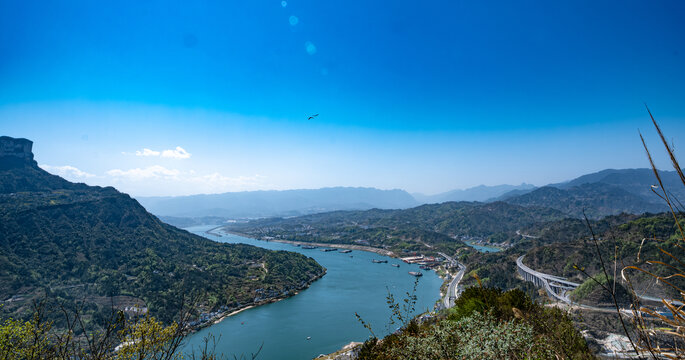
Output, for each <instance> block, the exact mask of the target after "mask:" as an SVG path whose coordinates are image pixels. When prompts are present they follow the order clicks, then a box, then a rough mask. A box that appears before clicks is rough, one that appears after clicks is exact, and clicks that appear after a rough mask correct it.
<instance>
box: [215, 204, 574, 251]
mask: <svg viewBox="0 0 685 360" xmlns="http://www.w3.org/2000/svg"><path fill="white" fill-rule="evenodd" d="M561 218H563V214H562V213H560V212H558V211H556V210H552V209H545V208H537V207H523V206H518V205H512V204H507V203H504V202H496V203H487V204H484V203H478V202H447V203H442V204H430V205H422V206H418V207H415V208H411V209H406V210H379V209H372V210H367V211H336V212H330V213H322V214H314V215H307V216H300V217H295V218H287V219H283V218H273V219H261V220H253V221H249V222H246V223H235V224H230V225H227V226H226V227H225V228H226V229H227V230H229V231H235V232H239V233H242V234H246V235H248V236H252V237H258V238H264V237H273V238H280V239H284V240H297V241H306V242H322V243H342V244H363V245H370V246H375V247H383V248H388V249H391V250H393V251H396V252H399V251H403V250H408V251H424V252H430V251H438V250H440V251H447V252H452V253H454V251H456V250H457V249H459V248H462V247H464V244H463V243H462V241H461V240H462V239H470V238H478V239H485V240H487V239H502V238H505V239H509V238H511V237H515V232H516V230H518V229H521V228H524V227H529V226H531V225H533V224H536V223H538V222H544V221H551V220H556V219H561Z"/></svg>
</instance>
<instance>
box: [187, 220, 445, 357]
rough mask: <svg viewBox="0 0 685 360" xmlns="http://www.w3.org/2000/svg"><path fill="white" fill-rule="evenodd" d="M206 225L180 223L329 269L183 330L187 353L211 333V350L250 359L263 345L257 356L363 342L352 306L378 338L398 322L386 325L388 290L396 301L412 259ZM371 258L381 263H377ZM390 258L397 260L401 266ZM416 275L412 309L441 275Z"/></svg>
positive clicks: (432, 291) (427, 301) (430, 301)
mask: <svg viewBox="0 0 685 360" xmlns="http://www.w3.org/2000/svg"><path fill="white" fill-rule="evenodd" d="M211 228H213V226H197V227H191V228H187V229H186V230H188V231H191V232H193V233H195V234H198V235H201V236H204V237H207V238H209V239H211V240H215V241H219V242H227V243H244V244H250V245H255V246H259V247H262V248H266V249H271V250H287V251H295V252H299V253H302V254H305V255H307V256H310V257H312V258H314V259H315V260H316V261H317V262H319V264H321V265H322V266H324V267H326V269H328V272H327V274H326V275H325V276H324V277H323V278H321V279H319V280H317V281H315V282H314V283H313V284H312V285H311V286H310V287H309V288H308V289H306V290H304V291H302V292H300V293H299V294H298V295H295V296H293V297H290V298H287V299H284V300H281V301H278V302H275V303H271V304H267V305H262V306H258V307H255V308H251V309H248V310H245V311H243V312H240V313H238V314H236V315H233V316H231V317H228V318H226V319H224V320H223V321H221V322H219V323H218V324H215V325H212V326H210V327H207V328H205V329H202V330H200V331H198V332H197V333H195V334H193V335H191V336H190V337H189V339H188V342H187V344H186V345H185V348H184V351H186V352H188V351H189V350H190V349H191V348H197V347H198V346H199V345H200V344H201V343H202V339H203V338H204V337H206V336H207V334H209V333H211V334H212V335H213V336H214V337H217V338H219V339H218V341H216V351H217V352H218V353H223V354H224V355H226V356H227V357H229V358H233V355H235V356H237V357H238V358H240V356H241V355H246V356H247V359H249V358H250V357H249V355H250V354H251V353H254V352H256V351H257V350H258V349H259V348H260V346H262V349H261V352H260V353H259V357H258V359H262V360H271V359H282V360H288V359H292V360H302V359H312V358H315V357H316V356H318V355H319V354H328V353H331V352H334V351H337V350H339V349H340V348H342V347H343V346H344V345H346V344H348V343H350V342H351V341H364V340H366V339H367V338H368V337H369V331H368V330H367V329H365V328H364V327H363V326H362V324H361V323H360V322H359V321H358V320H357V318H356V317H355V312H356V313H358V314H359V315H360V316H361V317H362V318H363V319H364V321H366V322H368V323H370V324H371V326H372V329H373V331H374V333H375V334H376V336H378V337H382V336H384V335H387V334H388V333H390V332H392V331H394V330H395V329H396V328H397V327H398V325H388V324H389V320H388V319H389V317H390V310H389V308H388V305H387V304H386V296H387V295H388V291H390V292H391V293H393V294H394V295H395V298H396V299H397V300H398V301H401V300H402V299H403V298H405V297H406V293H407V292H411V290H412V288H413V286H414V280H415V278H414V277H413V276H411V275H409V274H408V272H409V271H422V270H420V269H419V267H418V266H417V265H409V264H405V263H403V262H402V261H400V260H399V259H394V258H390V257H385V256H381V255H378V254H375V253H370V252H365V251H357V250H355V251H352V252H351V253H349V254H345V253H341V252H339V251H331V252H323V251H321V250H320V249H302V248H300V247H297V246H295V245H290V244H283V243H277V242H265V241H259V240H254V239H249V238H245V237H241V236H236V235H230V234H227V235H224V236H216V235H212V234H207V233H206V231H207V230H209V229H211ZM373 259H379V260H380V259H382V260H387V261H388V263H381V264H376V263H373V262H372V260H373ZM391 264H400V267H399V268H397V267H394V266H391ZM423 274H424V276H422V277H421V278H420V280H419V283H418V287H417V291H416V295H417V297H418V301H417V303H416V312H417V313H420V312H423V311H426V310H427V309H429V310H432V309H433V305H434V304H435V302H436V301H437V300H439V299H440V285H441V284H442V279H440V277H438V276H437V275H436V274H435V273H434V272H433V271H423ZM308 338H309V339H308Z"/></svg>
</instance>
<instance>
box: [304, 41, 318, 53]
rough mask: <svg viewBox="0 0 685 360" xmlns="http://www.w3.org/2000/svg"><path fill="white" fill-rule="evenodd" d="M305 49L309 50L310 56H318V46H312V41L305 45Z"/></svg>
mask: <svg viewBox="0 0 685 360" xmlns="http://www.w3.org/2000/svg"><path fill="white" fill-rule="evenodd" d="M304 48H305V50H307V54H309V55H314V54H316V46H315V45H314V44H312V42H311V41H307V42H306V43H304Z"/></svg>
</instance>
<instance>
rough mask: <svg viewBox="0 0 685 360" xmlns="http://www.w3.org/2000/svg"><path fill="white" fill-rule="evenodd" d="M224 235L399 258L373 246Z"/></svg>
mask: <svg viewBox="0 0 685 360" xmlns="http://www.w3.org/2000/svg"><path fill="white" fill-rule="evenodd" d="M221 228H222V227H221V226H220V227H216V228H214V229H210V230H207V233H208V234H212V235H215V236H221V235H222V234H221V233H218V232H215V230H217V229H221ZM222 232H223V233H226V234H233V235H238V236H242V237H246V238H250V239H255V240H259V241H264V242H278V243H283V244H291V245H300V246H302V245H309V246H318V247H324V248H335V249H349V250H358V251H368V252H372V253H376V254H379V255H383V256H388V257H393V258H399V256H397V255H396V254H395V253H394V252H392V251H390V250H385V249H381V248H376V247H372V246H363V245H352V244H330V243H315V242H306V241H292V240H281V239H273V240H262V239H260V238H258V237H255V236H251V235H249V234H243V233H240V232H237V231H225V230H222Z"/></svg>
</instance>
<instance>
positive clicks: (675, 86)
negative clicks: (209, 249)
mask: <svg viewBox="0 0 685 360" xmlns="http://www.w3.org/2000/svg"><path fill="white" fill-rule="evenodd" d="M683 15H685V3H683V2H682V1H622V2H618V1H616V2H612V1H606V2H597V1H555V2H549V1H517V2H511V1H488V2H480V1H469V2H466V1H425V2H415V1H403V0H398V1H392V2H388V1H369V0H366V1H345V2H330V1H305V0H291V1H287V2H283V1H255V0H246V1H216V2H206V1H196V2H187V1H116V2H114V1H100V2H93V1H40V2H38V1H7V0H0V54H1V56H0V133H2V134H3V135H10V136H16V137H26V138H29V139H32V140H34V142H35V145H34V150H35V153H36V157H37V159H38V162H39V163H40V164H41V165H44V166H45V168H46V169H48V170H49V171H51V172H54V173H58V174H62V175H65V176H66V177H67V178H69V179H70V180H78V181H85V182H87V183H91V184H99V185H114V186H116V187H117V188H119V189H120V190H122V191H126V192H130V193H132V194H133V195H179V194H192V193H211V192H223V191H240V190H256V189H291V188H318V187H324V186H338V185H340V186H373V187H378V188H384V189H390V188H402V189H406V190H408V191H410V192H423V193H437V192H441V191H447V190H451V189H454V188H465V187H470V186H475V185H479V184H487V185H495V184H501V183H513V184H517V183H521V182H528V183H533V184H536V185H543V184H546V183H550V182H557V181H562V180H566V179H570V178H573V177H575V176H578V175H581V174H584V173H588V172H592V171H597V170H601V169H604V168H626V167H645V166H646V165H647V162H646V159H645V156H644V154H643V150H642V149H641V145H640V142H639V138H638V136H637V131H638V129H642V130H643V132H645V134H646V135H648V138H649V139H650V144H653V147H654V148H655V149H656V143H654V142H653V140H654V136H653V135H654V134H653V131H652V129H651V128H650V123H649V119H648V117H647V114H646V112H645V110H644V105H643V102H646V103H648V104H649V106H650V107H651V108H652V110H653V111H654V113H655V115H656V116H657V118H658V120H659V121H660V122H661V123H662V125H663V127H664V130H665V131H666V132H667V133H668V134H669V136H672V137H673V140H674V143H675V145H676V150H678V143H679V142H682V141H683V139H680V138H679V134H683V133H684V130H685V103H684V102H683V100H684V99H685V29H684V26H683V24H682V18H683ZM316 113H318V114H320V115H319V116H318V117H317V118H315V119H313V120H307V117H308V116H309V115H312V114H316ZM179 147H180V150H179V149H178V148H179ZM144 149H149V150H150V151H147V152H145V151H144ZM165 150H168V152H164V151H165ZM136 152H138V153H139V154H140V156H139V155H136ZM144 154H145V155H148V156H142V155H144ZM164 154H166V155H164ZM659 154H660V153H659ZM660 164H663V165H664V167H665V165H666V163H665V162H661V163H660Z"/></svg>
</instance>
